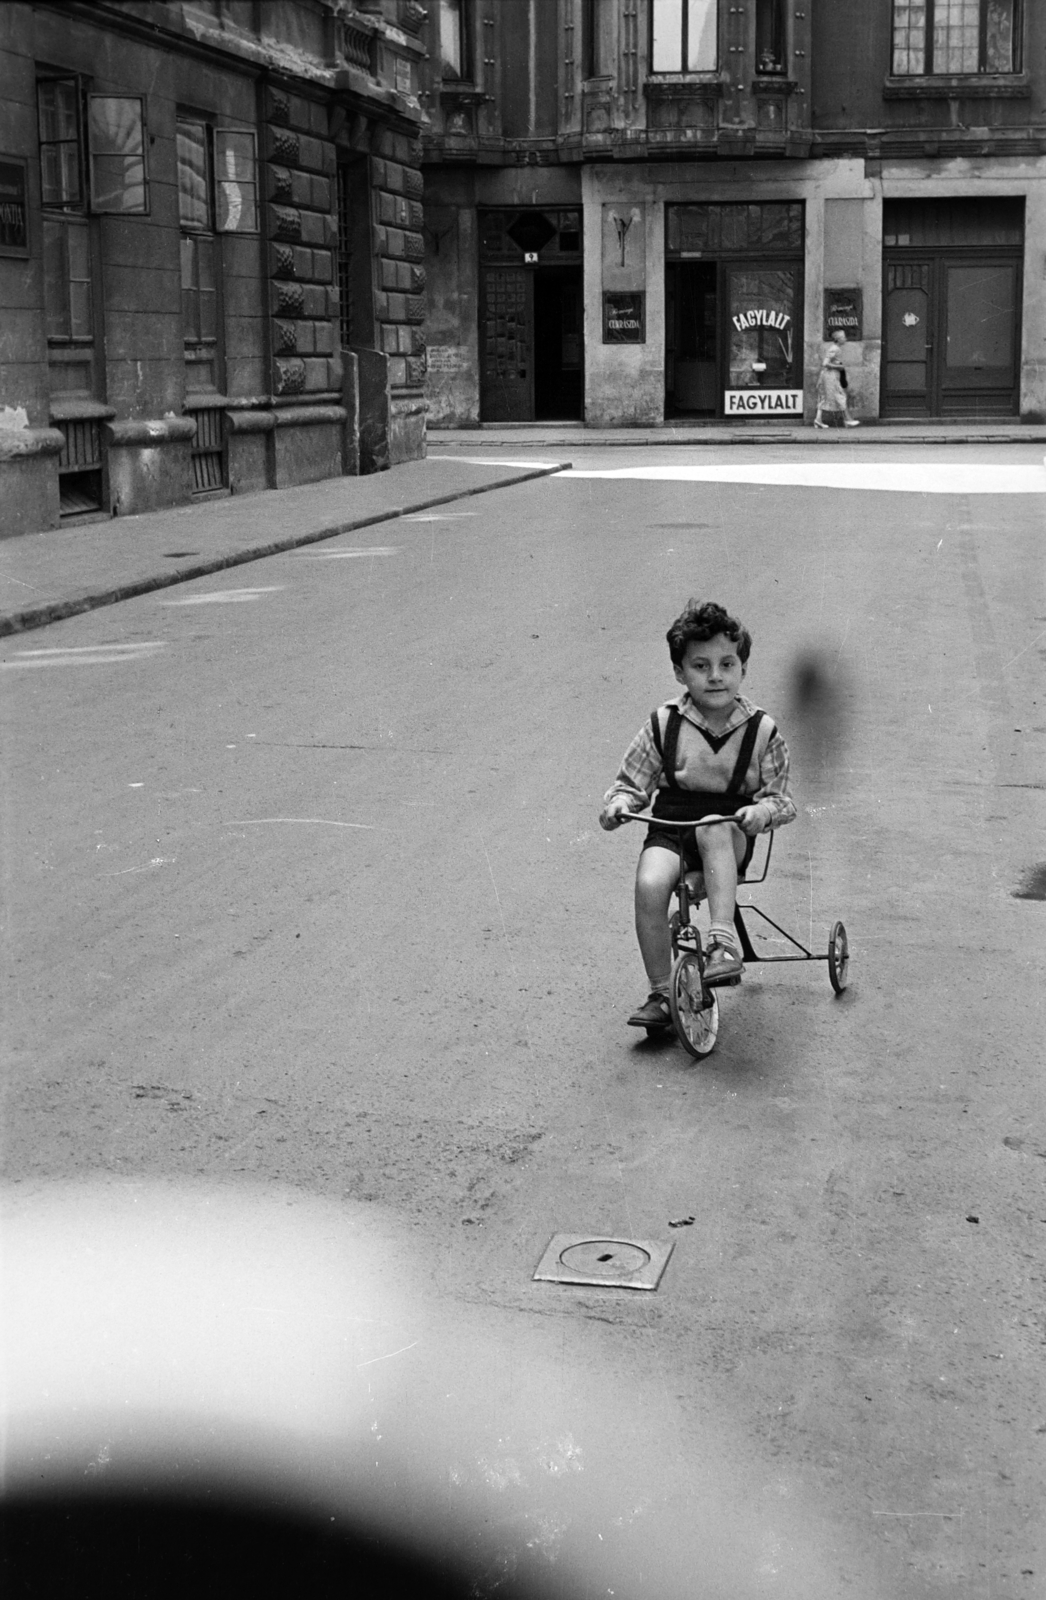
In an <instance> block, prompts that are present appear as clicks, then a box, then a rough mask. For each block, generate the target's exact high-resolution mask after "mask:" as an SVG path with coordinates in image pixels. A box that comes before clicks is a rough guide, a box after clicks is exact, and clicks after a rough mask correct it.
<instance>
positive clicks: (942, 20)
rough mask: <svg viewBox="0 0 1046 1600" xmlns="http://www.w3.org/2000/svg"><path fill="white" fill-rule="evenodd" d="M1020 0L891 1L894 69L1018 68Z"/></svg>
mask: <svg viewBox="0 0 1046 1600" xmlns="http://www.w3.org/2000/svg"><path fill="white" fill-rule="evenodd" d="M1020 68H1021V62H1020V0H893V72H894V74H895V76H897V77H923V76H934V75H943V74H972V73H978V72H1019V71H1020Z"/></svg>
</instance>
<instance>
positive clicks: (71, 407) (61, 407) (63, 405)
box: [50, 395, 116, 422]
mask: <svg viewBox="0 0 1046 1600" xmlns="http://www.w3.org/2000/svg"><path fill="white" fill-rule="evenodd" d="M50 412H51V421H52V422H95V421H103V422H107V421H108V420H109V418H110V417H115V415H116V407H115V406H106V405H103V404H102V402H101V401H100V400H81V399H76V398H75V397H73V396H70V397H68V398H65V399H63V398H62V397H61V396H60V395H58V396H55V397H54V398H53V399H52V400H51V403H50Z"/></svg>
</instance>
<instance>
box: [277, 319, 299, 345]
mask: <svg viewBox="0 0 1046 1600" xmlns="http://www.w3.org/2000/svg"><path fill="white" fill-rule="evenodd" d="M272 342H273V345H274V347H275V348H276V349H277V350H279V351H281V352H283V351H284V350H297V348H298V329H297V327H296V326H295V324H294V323H293V322H277V321H276V320H275V318H274V319H273V324H272Z"/></svg>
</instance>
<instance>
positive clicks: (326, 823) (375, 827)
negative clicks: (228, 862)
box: [225, 817, 384, 833]
mask: <svg viewBox="0 0 1046 1600" xmlns="http://www.w3.org/2000/svg"><path fill="white" fill-rule="evenodd" d="M263 822H316V823H319V824H320V825H321V826H322V827H324V828H366V829H367V830H368V832H370V833H374V832H376V831H380V832H384V830H383V829H382V828H381V826H380V824H379V823H377V822H333V821H332V820H331V819H330V817H246V818H244V819H242V820H241V821H239V822H227V823H226V824H225V826H226V827H227V828H257V827H259V826H260V824H261V823H263Z"/></svg>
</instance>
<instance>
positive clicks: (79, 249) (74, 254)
mask: <svg viewBox="0 0 1046 1600" xmlns="http://www.w3.org/2000/svg"><path fill="white" fill-rule="evenodd" d="M43 232H44V306H45V316H46V321H47V338H48V341H49V342H52V343H54V342H60V343H65V344H68V343H72V342H74V341H77V340H79V341H81V342H84V343H89V342H90V341H91V339H92V338H93V334H94V330H93V328H92V324H91V241H90V236H89V234H88V229H87V221H86V218H85V219H84V220H83V221H80V220H73V219H72V218H65V217H62V218H57V217H45V218H44V224H43Z"/></svg>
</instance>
